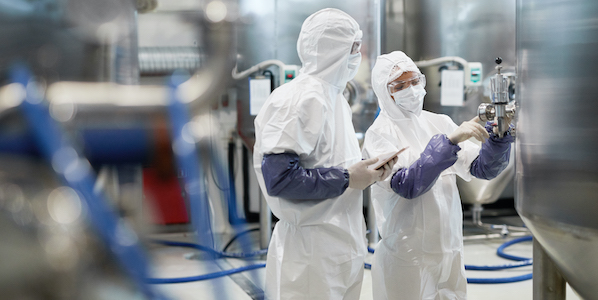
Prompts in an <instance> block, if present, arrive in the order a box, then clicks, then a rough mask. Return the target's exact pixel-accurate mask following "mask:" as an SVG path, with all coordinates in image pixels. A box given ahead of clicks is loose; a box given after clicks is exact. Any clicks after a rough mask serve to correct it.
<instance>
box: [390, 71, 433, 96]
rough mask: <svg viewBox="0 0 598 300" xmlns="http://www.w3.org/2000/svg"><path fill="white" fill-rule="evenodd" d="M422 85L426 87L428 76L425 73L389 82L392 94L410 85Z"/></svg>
mask: <svg viewBox="0 0 598 300" xmlns="http://www.w3.org/2000/svg"><path fill="white" fill-rule="evenodd" d="M420 84H421V85H422V87H426V76H425V75H424V74H418V75H416V76H414V77H411V78H409V79H407V80H395V81H393V82H391V83H389V84H388V91H389V92H390V94H391V95H392V94H394V93H396V92H398V91H402V90H404V89H406V88H408V87H410V86H416V85H420Z"/></svg>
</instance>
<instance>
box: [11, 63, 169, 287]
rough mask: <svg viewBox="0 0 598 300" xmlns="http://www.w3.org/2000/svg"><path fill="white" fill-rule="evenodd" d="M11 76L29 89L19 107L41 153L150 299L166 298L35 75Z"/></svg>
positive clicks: (17, 71) (19, 69)
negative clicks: (148, 280)
mask: <svg viewBox="0 0 598 300" xmlns="http://www.w3.org/2000/svg"><path fill="white" fill-rule="evenodd" d="M11 78H12V81H13V82H16V83H20V84H21V85H22V86H23V87H26V89H27V90H26V94H25V98H24V99H23V101H22V103H21V104H20V109H21V112H22V113H23V115H24V116H25V119H26V120H27V122H28V125H29V126H30V128H31V131H32V133H33V136H34V138H35V142H36V143H35V144H36V146H37V147H38V149H39V152H40V153H41V154H43V156H44V157H45V158H46V160H47V161H49V162H51V163H52V166H53V169H54V171H55V173H56V176H57V177H58V178H59V179H60V180H61V181H62V183H63V184H64V185H66V186H69V187H70V188H72V189H73V190H74V191H76V192H77V194H78V195H79V196H80V197H81V201H82V203H83V204H84V205H85V206H86V208H87V211H88V214H87V216H88V219H89V223H90V225H91V226H92V227H93V228H94V229H95V230H96V232H97V233H98V235H99V236H100V238H101V239H102V241H103V242H104V243H105V244H106V248H107V249H108V250H110V251H111V252H112V254H113V255H114V256H115V257H116V259H117V260H118V262H119V264H120V266H121V267H122V268H123V271H125V272H126V273H128V275H129V276H130V278H131V279H132V280H134V282H135V283H136V284H137V285H138V288H139V289H140V290H141V291H142V292H143V293H144V294H145V295H146V296H147V297H148V298H149V299H166V298H165V297H164V296H163V295H161V294H160V293H158V292H157V291H153V290H152V289H150V288H149V287H148V286H147V285H146V284H144V279H145V277H146V276H147V274H148V270H149V259H148V257H147V254H146V253H145V249H143V248H142V247H141V245H140V244H139V243H138V238H137V235H136V234H135V232H134V231H133V230H132V228H131V227H130V226H129V225H128V223H125V222H122V221H121V220H120V219H119V217H118V215H117V214H116V213H115V212H114V210H113V208H112V207H111V206H110V203H109V201H108V200H107V199H106V195H104V194H103V193H102V192H96V191H95V189H94V185H95V182H96V177H95V173H93V170H92V169H91V168H90V167H89V164H88V161H87V160H86V159H85V157H83V156H82V155H80V154H79V152H77V150H76V149H75V146H74V144H73V143H72V142H71V141H70V140H69V137H68V136H67V134H66V133H65V131H64V130H63V129H62V128H61V126H60V124H58V122H57V121H56V120H54V119H53V118H52V117H51V115H50V112H49V108H48V106H47V105H46V103H45V102H44V101H43V98H42V96H41V95H40V94H39V93H38V91H37V90H35V88H34V87H30V86H29V85H28V83H29V81H30V80H31V79H32V74H31V73H30V72H29V70H28V69H26V68H25V67H24V66H16V67H15V68H13V70H12V71H11ZM123 237H124V238H126V240H125V242H123V241H122V238H123Z"/></svg>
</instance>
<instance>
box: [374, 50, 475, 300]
mask: <svg viewBox="0 0 598 300" xmlns="http://www.w3.org/2000/svg"><path fill="white" fill-rule="evenodd" d="M395 65H398V67H399V69H400V70H402V71H403V72H407V71H412V72H416V73H419V74H420V73H421V72H420V71H419V69H418V68H417V66H416V65H415V64H414V63H413V61H412V60H411V59H410V58H409V57H407V56H406V55H405V54H404V53H403V52H400V51H395V52H392V53H390V54H386V55H381V56H379V57H378V59H377V61H376V65H375V66H374V69H373V71H372V86H373V89H374V92H375V93H376V96H377V97H378V102H379V105H380V109H381V111H380V114H379V116H378V118H377V119H376V120H375V121H374V123H373V124H372V126H371V127H370V128H369V129H368V131H367V132H366V135H365V140H364V145H363V148H364V149H363V153H364V158H370V157H376V156H378V155H380V154H383V153H388V152H391V151H397V150H399V149H401V148H403V147H406V146H409V148H408V149H407V150H406V151H405V152H403V153H402V154H400V155H399V160H398V162H397V163H396V164H395V166H394V168H393V172H392V173H393V174H394V173H395V172H396V171H397V170H398V169H399V168H403V167H409V166H410V165H411V164H412V163H413V162H415V161H416V160H417V159H418V158H420V154H421V153H422V151H423V150H424V149H425V147H426V145H427V144H428V142H429V141H430V139H431V138H432V136H434V135H436V134H439V133H440V134H446V135H448V134H450V133H452V132H453V131H455V129H457V127H458V126H457V125H456V124H455V123H454V122H453V121H452V120H451V119H450V118H449V117H448V116H446V115H440V114H435V113H431V112H428V111H422V106H423V98H422V103H421V105H420V107H419V109H418V110H416V111H415V112H408V111H405V110H404V109H402V108H401V107H399V106H398V105H397V104H396V103H395V101H394V100H393V99H392V98H391V96H390V94H389V92H388V83H389V79H392V78H390V77H394V78H396V77H397V74H396V73H393V72H391V70H392V69H393V67H394V66H395ZM391 73H393V74H391ZM393 75H394V76H393ZM458 146H459V147H461V150H460V151H459V152H458V153H457V155H458V159H457V162H456V163H455V164H453V165H452V166H451V167H449V168H447V169H445V170H444V171H443V172H442V173H441V174H440V176H439V177H438V179H437V180H436V182H435V183H434V185H433V186H432V188H431V189H430V190H429V191H428V192H426V193H424V194H421V195H420V196H418V197H415V198H413V199H405V198H402V197H401V196H400V195H399V194H397V193H395V192H394V191H393V190H392V189H391V187H390V180H391V178H392V176H389V177H388V178H387V179H386V180H384V181H380V182H377V183H376V184H374V185H372V188H371V190H372V200H373V205H374V210H375V213H376V223H377V226H378V230H379V232H380V236H381V237H382V239H381V241H380V243H379V244H378V245H377V247H376V251H375V254H374V261H373V262H372V284H373V287H372V289H373V295H374V299H376V300H380V299H409V300H414V299H465V298H466V284H467V280H466V278H465V269H464V265H463V237H462V219H463V216H462V209H461V200H460V198H459V192H458V190H457V184H456V176H460V177H461V178H463V179H464V180H467V181H469V180H471V176H472V175H471V174H470V172H469V167H470V165H471V163H472V161H473V160H474V159H475V158H476V157H477V156H478V152H479V150H480V147H479V146H478V145H476V144H475V143H472V142H470V141H465V142H462V143H459V144H458Z"/></svg>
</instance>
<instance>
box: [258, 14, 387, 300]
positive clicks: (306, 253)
mask: <svg viewBox="0 0 598 300" xmlns="http://www.w3.org/2000/svg"><path fill="white" fill-rule="evenodd" d="M361 38H362V32H361V30H359V25H358V24H357V22H356V21H355V20H354V19H353V18H351V17H350V16H349V15H348V14H346V13H344V12H342V11H340V10H338V9H323V10H320V11H318V12H316V13H314V14H313V15H311V16H309V17H308V18H307V19H306V20H305V22H304V23H303V25H302V27H301V32H300V34H299V39H298V41H297V52H298V53H299V58H300V59H301V62H302V63H303V66H302V68H301V70H300V75H299V76H297V77H296V78H295V79H294V80H293V81H291V82H289V83H287V84H285V85H282V86H280V87H279V88H278V89H276V90H275V91H274V92H273V93H272V95H270V97H269V98H268V100H267V101H266V103H265V104H264V106H263V107H262V109H261V110H260V112H259V114H258V115H257V117H256V119H255V129H256V143H255V146H254V154H253V163H254V169H255V172H256V174H257V178H258V181H259V184H260V188H261V189H262V191H263V193H264V196H265V197H266V200H267V202H268V205H269V206H270V208H271V209H272V212H273V213H274V215H276V217H278V218H279V219H280V221H279V222H278V223H277V224H276V226H275V228H274V232H273V234H272V239H271V241H270V245H269V247H268V257H267V262H266V290H265V292H266V298H267V299H285V300H287V299H309V300H313V299H327V300H328V299H359V295H360V290H361V282H362V279H363V268H364V257H365V254H366V251H367V248H366V241H365V222H364V219H363V214H362V209H363V203H362V190H363V189H365V188H366V187H367V186H369V185H371V184H372V183H374V182H375V181H377V180H383V179H384V178H386V177H387V176H388V175H389V174H390V170H391V168H392V165H393V164H394V163H395V162H396V160H393V161H391V162H389V163H388V164H386V165H385V166H383V167H382V168H380V169H378V170H372V169H369V168H368V166H369V165H371V164H373V163H375V162H376V161H378V159H377V158H373V159H369V160H362V157H361V150H360V147H359V144H358V141H357V138H356V136H355V131H354V128H353V123H352V120H351V116H352V114H351V109H350V106H349V104H348V103H347V100H346V99H345V98H344V97H343V94H342V92H343V90H344V89H345V86H346V84H347V82H348V81H349V80H351V79H352V78H353V77H354V76H355V73H356V72H357V69H358V67H359V64H360V62H361V53H360V45H361Z"/></svg>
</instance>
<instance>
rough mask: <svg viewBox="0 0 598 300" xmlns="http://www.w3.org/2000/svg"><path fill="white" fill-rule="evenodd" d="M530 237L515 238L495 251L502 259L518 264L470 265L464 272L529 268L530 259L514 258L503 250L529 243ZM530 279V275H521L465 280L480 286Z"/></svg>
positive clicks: (466, 266)
mask: <svg viewBox="0 0 598 300" xmlns="http://www.w3.org/2000/svg"><path fill="white" fill-rule="evenodd" d="M531 240H532V237H531V236H524V237H521V238H517V239H514V240H511V241H508V242H506V243H504V244H502V245H500V246H499V247H498V249H497V250H496V254H497V255H498V256H500V257H502V258H506V259H509V260H514V261H518V263H514V264H507V265H497V266H472V265H465V269H466V270H478V271H496V270H502V269H509V268H517V267H523V266H529V265H531V264H532V259H530V258H526V257H521V256H515V255H510V254H506V253H504V250H505V249H506V248H507V247H509V246H511V245H514V244H517V243H521V242H527V241H531ZM529 279H532V273H529V274H525V275H521V276H514V277H503V278H467V283H481V284H498V283H512V282H518V281H524V280H529Z"/></svg>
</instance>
